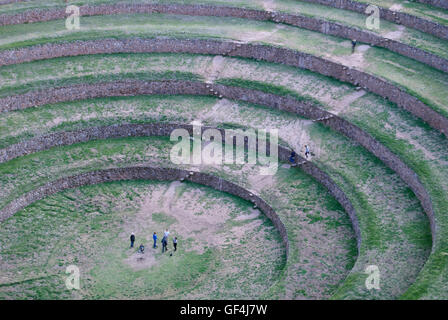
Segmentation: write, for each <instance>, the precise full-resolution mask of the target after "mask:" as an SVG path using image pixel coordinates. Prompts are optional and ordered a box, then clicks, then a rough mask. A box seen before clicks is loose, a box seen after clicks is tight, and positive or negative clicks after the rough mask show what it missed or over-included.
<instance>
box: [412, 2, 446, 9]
mask: <svg viewBox="0 0 448 320" xmlns="http://www.w3.org/2000/svg"><path fill="white" fill-rule="evenodd" d="M411 1H416V2H420V3H424V4H429V5H431V6H434V7H439V8H442V9H448V1H447V0H411Z"/></svg>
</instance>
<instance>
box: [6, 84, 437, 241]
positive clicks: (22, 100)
mask: <svg viewBox="0 0 448 320" xmlns="http://www.w3.org/2000/svg"><path fill="white" fill-rule="evenodd" d="M213 88H214V90H217V91H218V92H219V93H220V94H221V95H222V96H223V97H225V98H228V99H232V100H239V101H244V102H249V103H253V104H259V105H264V106H268V107H271V108H274V109H279V110H283V111H287V112H292V113H295V114H297V115H300V116H303V117H306V118H309V119H312V120H314V121H318V119H323V118H325V119H326V120H321V121H320V122H321V123H322V124H324V125H326V126H328V127H330V128H332V129H333V130H335V131H337V132H340V133H342V134H343V135H345V136H347V137H348V138H349V139H351V140H353V141H355V142H357V143H359V144H360V145H361V146H363V147H364V148H365V149H366V150H368V151H369V152H371V153H372V154H374V155H375V156H376V157H377V158H379V159H380V160H381V161H383V163H384V164H385V165H387V166H388V167H389V168H391V169H392V170H393V171H395V172H396V173H397V174H398V175H399V176H400V178H401V179H402V180H403V181H404V182H405V183H406V184H407V185H408V186H409V187H410V189H411V190H412V191H413V192H414V194H415V195H416V196H417V198H418V199H419V201H420V203H421V206H422V208H423V209H424V211H425V213H426V214H427V216H428V219H429V222H430V225H431V233H432V238H433V248H434V245H435V243H436V239H437V238H436V237H437V234H438V233H439V232H438V226H437V223H436V218H435V215H434V211H433V207H432V201H431V198H430V196H429V194H428V192H427V191H426V189H425V187H424V186H423V184H422V183H421V181H420V179H419V177H418V176H417V174H416V173H415V172H414V171H413V170H412V169H411V168H409V167H408V166H407V165H406V164H405V163H404V162H403V161H402V160H401V159H400V158H399V157H398V156H396V155H395V154H394V153H393V152H392V151H390V150H389V149H388V148H387V147H385V146H384V145H382V144H381V143H380V142H378V141H377V140H376V139H375V138H374V137H372V136H371V135H369V134H368V133H366V132H364V131H363V130H362V129H360V128H359V127H357V126H356V125H354V124H352V123H350V122H348V121H346V120H344V119H342V118H339V117H338V116H336V115H333V114H331V113H329V112H327V111H325V110H323V109H320V108H318V107H316V106H314V105H313V104H311V103H308V102H303V101H298V100H297V99H295V98H293V97H289V96H278V95H275V94H271V93H265V92H261V91H258V90H252V89H247V88H241V87H232V86H225V85H219V84H215V85H213ZM150 94H170V95H172V94H177V95H181V94H187V95H209V96H210V95H211V96H214V95H213V93H211V92H210V90H209V89H208V87H207V84H206V83H202V82H196V81H181V80H166V81H141V80H132V81H117V82H109V83H97V84H80V85H74V86H71V87H61V88H52V89H47V90H43V91H42V90H41V91H36V92H29V93H26V94H23V95H17V96H11V97H7V98H2V99H0V105H5V104H6V105H8V106H9V107H10V108H12V109H21V108H29V107H32V106H37V105H44V104H48V103H56V102H63V101H73V100H81V99H89V98H98V97H110V96H134V95H150ZM8 99H10V100H9V101H7V100H8ZM304 168H305V171H306V170H307V169H306V168H307V167H306V166H304ZM309 170H310V171H307V172H309V173H312V172H313V170H311V168H310V169H309ZM333 195H334V196H335V198H336V199H338V198H337V193H334V194H333ZM338 200H339V199H338ZM347 212H348V211H347Z"/></svg>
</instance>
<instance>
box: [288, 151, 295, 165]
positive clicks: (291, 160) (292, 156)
mask: <svg viewBox="0 0 448 320" xmlns="http://www.w3.org/2000/svg"><path fill="white" fill-rule="evenodd" d="M289 162H291V165H294V163H295V162H296V153H295V152H294V151H291V155H290V156H289Z"/></svg>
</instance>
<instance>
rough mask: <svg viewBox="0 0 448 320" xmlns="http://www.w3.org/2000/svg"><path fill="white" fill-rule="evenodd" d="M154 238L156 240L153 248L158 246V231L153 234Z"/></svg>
mask: <svg viewBox="0 0 448 320" xmlns="http://www.w3.org/2000/svg"><path fill="white" fill-rule="evenodd" d="M152 239H153V240H154V246H153V248H154V249H155V248H157V233H155V232H154V234H153V235H152Z"/></svg>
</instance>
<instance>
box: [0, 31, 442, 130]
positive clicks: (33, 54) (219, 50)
mask: <svg viewBox="0 0 448 320" xmlns="http://www.w3.org/2000/svg"><path fill="white" fill-rule="evenodd" d="M148 52H163V53H197V54H214V55H227V56H235V57H244V58H254V59H259V60H264V61H268V62H275V63H281V64H285V65H289V66H294V67H299V68H301V69H307V70H311V71H313V72H317V73H320V74H323V75H326V76H330V77H333V78H336V79H338V80H340V81H344V82H348V83H351V84H353V85H359V86H362V87H363V88H365V89H366V90H368V91H371V92H373V93H376V94H378V95H380V96H382V97H384V98H387V99H389V100H390V101H392V102H394V103H396V104H397V105H398V106H399V107H401V108H403V109H405V110H407V111H409V112H411V113H412V114H413V115H415V116H417V117H419V118H421V119H422V120H423V121H425V122H427V123H428V124H429V125H430V126H431V127H433V128H434V129H437V130H439V131H440V132H442V133H444V134H445V135H446V136H448V118H446V117H444V116H442V115H441V114H439V113H438V112H436V111H434V110H433V109H431V108H430V107H428V106H427V105H425V104H424V103H423V102H421V101H420V100H418V99H417V98H415V97H414V96H412V95H410V94H408V93H407V92H405V91H404V90H403V89H400V88H399V87H398V86H395V85H393V84H391V83H389V82H387V81H386V80H383V79H381V78H379V77H375V76H372V75H370V74H367V73H365V72H362V71H358V70H356V69H353V68H348V67H345V66H343V65H341V64H338V63H335V62H332V61H329V60H326V59H323V58H319V57H315V56H313V55H310V54H307V53H303V52H300V51H296V50H291V49H285V48H277V47H273V46H267V45H259V44H242V43H237V42H232V41H220V40H202V39H193V40H191V39H188V40H185V39H165V38H164V39H158V38H155V39H142V38H131V39H102V40H89V41H74V42H63V43H47V44H43V45H37V46H30V47H23V48H18V49H11V50H4V51H1V52H0V66H3V65H10V64H17V63H23V62H29V61H34V60H41V59H50V58H57V57H67V56H78V55H87V54H100V53H148ZM0 101H2V102H5V104H2V105H0V112H2V111H7V110H10V108H11V107H10V106H8V103H7V100H4V99H0Z"/></svg>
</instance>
